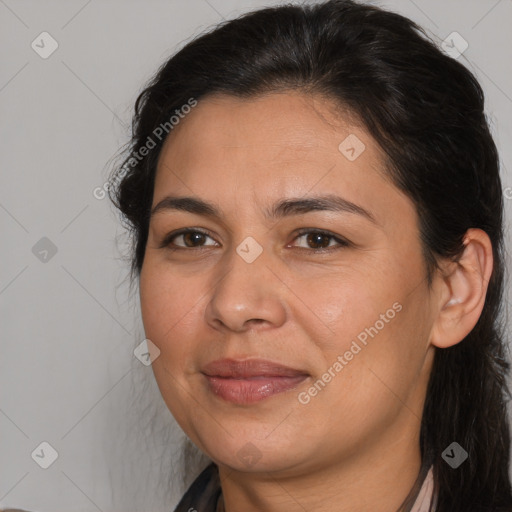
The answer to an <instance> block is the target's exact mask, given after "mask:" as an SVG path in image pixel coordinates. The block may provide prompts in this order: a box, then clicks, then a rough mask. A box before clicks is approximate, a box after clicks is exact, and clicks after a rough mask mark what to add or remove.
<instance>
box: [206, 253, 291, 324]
mask: <svg viewBox="0 0 512 512" xmlns="http://www.w3.org/2000/svg"><path fill="white" fill-rule="evenodd" d="M269 266H270V265H269V261H268V258H266V257H265V251H263V253H262V254H261V255H260V256H259V257H258V258H257V259H256V260H255V261H253V262H252V263H247V262H246V261H245V260H244V259H243V258H242V257H240V255H239V254H238V253H237V252H236V251H233V253H232V254H231V255H230V258H229V261H228V264H227V268H226V267H224V268H223V270H222V272H223V274H222V276H220V277H219V278H218V279H217V282H216V283H217V284H216V285H215V286H214V288H213V290H212V292H211V293H212V295H211V299H210V301H209V302H208V305H207V307H206V312H205V314H206V321H207V323H208V324H209V325H210V326H212V327H213V328H215V329H217V330H219V329H225V330H231V331H235V332H244V331H247V330H251V329H254V330H267V329H271V328H276V327H280V326H281V325H282V324H283V323H284V322H285V321H286V306H285V302H284V299H285V296H284V294H285V290H286V286H285V285H284V284H283V282H282V281H280V280H279V279H278V277H277V276H278V272H276V271H275V269H274V272H272V271H271V269H270V268H269ZM276 274H277V276H276Z"/></svg>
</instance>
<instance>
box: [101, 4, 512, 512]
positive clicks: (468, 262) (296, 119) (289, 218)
mask: <svg viewBox="0 0 512 512" xmlns="http://www.w3.org/2000/svg"><path fill="white" fill-rule="evenodd" d="M483 107H484V99H483V94H482V90H481V88H480V86H479V84H478V83H477V81H476V80H475V78H474V77H473V75H472V74H471V73H470V72H469V71H468V70H467V69H466V68H465V67H463V66H462V65H461V64H460V63H458V62H457V61H456V60H454V59H452V58H451V57H449V56H448V55H445V54H444V53H443V52H442V51H440V50H439V49H438V48H437V47H436V46H435V45H434V44H433V43H432V42H431V41H430V40H429V39H428V38H427V37H426V35H425V34H424V33H423V32H422V31H421V29H420V28H419V27H417V26H416V25H415V24H414V23H413V22H411V21H410V20H408V19H406V18H404V17H402V16H399V15H397V14H394V13H391V12H386V11H384V10H381V9H379V8H376V7H372V6H368V5H362V4H358V3H355V2H353V1H350V0H331V1H328V2H325V3H321V4H317V5H311V6H282V7H277V8H269V9H264V10H260V11H256V12H253V13H250V14H246V15H244V16H242V17H240V18H238V19H236V20H232V21H229V22H226V23H223V24H222V25H221V26H219V27H218V28H216V29H215V30H213V31H211V32H210V33H208V34H205V35H202V36H201V37H199V38H197V39H195V40H194V41H192V42H190V43H189V44H187V45H186V46H185V47H184V48H183V49H182V50H180V51H179V52H178V53H177V54H176V55H174V56H173V57H172V58H171V59H170V60H169V61H168V62H166V63H165V65H164V66H162V68H161V69H160V70H159V71H158V73H157V75H156V76H155V77H154V79H153V80H152V82H151V83H150V84H149V86H148V87H147V88H146V89H145V90H144V91H143V92H142V94H141V95H140V96H139V98H138V100H137V103H136V107H135V117H134V136H133V141H132V146H131V151H130V154H129V155H128V157H127V158H126V160H125V161H124V165H123V166H122V167H121V169H120V170H118V171H117V173H116V174H115V175H114V176H113V182H114V183H115V185H113V186H112V187H111V189H110V190H111V196H112V199H113V201H114V203H115V204H116V206H117V207H118V208H119V209H120V211H121V212H122V214H123V216H124V218H125V219H126V220H127V221H128V222H129V225H130V227H131V229H132V234H133V242H134V252H133V264H132V271H133V275H134V277H137V278H138V280H139V285H140V299H141V307H142V318H143V323H144V328H145V332H146V337H147V338H148V339H149V340H150V341H149V342H148V346H149V350H150V353H151V360H152V366H153V371H154V374H155V377H156V380H157V383H158V385H159V388H160V391H161V393H162V396H163V398H164V400H165V402H166V404H167V406H168V407H169V409H170V411H171V412H172V414H173V416H174V417H175V418H176V420H177V422H178V423H179V424H180V426H181V427H182V429H183V430H184V432H185V433H186V434H187V436H188V437H189V438H190V439H191V441H192V442H193V443H194V444H195V445H196V446H197V447H198V448H199V449H200V450H201V451H202V452H203V453H205V454H206V455H207V456H208V457H209V458H210V459H211V460H212V461H213V462H212V464H210V465H209V466H208V467H207V468H206V469H205V470H204V471H203V472H202V474H201V475H199V476H198V478H197V479H196V481H195V482H194V483H193V484H192V486H191V487H190V489H189V490H188V491H187V493H186V494H185V496H184V497H183V498H182V500H181V502H180V503H179V505H178V507H177V508H176V511H189V512H190V511H193V510H197V511H199V512H202V511H221V510H224V511H226V512H238V511H245V512H247V511H257V510H258V511H261V510H264V511H277V510H286V511H287V512H290V511H292V512H293V511H303V510H308V511H313V510H314V511H321V510H322V511H323V510H330V511H340V512H341V511H366V510H371V511H374V512H388V511H389V512H394V511H398V510H400V511H411V510H412V511H416V512H418V511H427V510H436V511H438V512H457V511H460V512H468V511H491V510H495V511H497V510H512V493H511V488H510V482H509V477H508V458H509V443H510V440H509V427H508V424H507V417H506V398H507V396H508V390H507V388H506V384H505V377H506V372H507V370H508V363H507V362H506V361H505V359H504V346H503V344H504V341H503V332H502V330H501V327H500V323H499V311H500V306H501V304H502V298H501V297H502V286H503V249H502V244H503V232H502V230H503V226H502V222H503V219H502V217H503V204H502V195H501V194H502V188H501V183H500V177H499V165H498V156H497V151H496V147H495V144H494V142H493V140H492V137H491V135H490V133H489V129H488V125H487V122H486V118H485V115H484V112H483Z"/></svg>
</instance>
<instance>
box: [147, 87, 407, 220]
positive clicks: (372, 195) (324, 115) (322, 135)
mask: <svg viewBox="0 0 512 512" xmlns="http://www.w3.org/2000/svg"><path fill="white" fill-rule="evenodd" d="M384 167H385V166H384V156H383V152H382V151H381V149H380V148H379V147H378V145H377V144H376V142H375V141H374V140H373V139H372V138H371V137H370V136H369V134H368V133H367V132H366V130H365V129H364V128H362V127H361V126H358V125H357V124H356V123H355V122H354V119H353V117H352V118H351V117H350V116H349V115H347V114H344V113H343V111H342V109H341V108H339V107H338V106H337V105H336V104H335V103H334V102H333V101H332V100H329V99H326V98H324V97H321V96H313V95H304V94H301V93H297V92H286V93H279V94H275V93H274V94H269V95H266V96H259V97H255V98H250V99H246V98H235V97H232V96H225V95H215V96H210V97H207V98H205V99H202V100H200V101H199V102H198V105H197V106H196V107H195V108H194V109H193V110H192V111H191V112H190V113H189V114H187V115H186V116H185V117H184V119H182V120H181V121H180V123H179V124H178V125H177V126H176V127H175V128H174V129H173V131H172V132H171V133H170V135H169V136H168V137H167V140H166V142H165V144H164V147H163V149H162V152H161V155H160V158H159V162H158V167H157V176H156V180H155V194H154V201H153V203H154V204H155V203H156V202H157V201H158V200H159V199H161V198H162V197H163V196H165V195H166V194H169V193H171V192H172V193H173V194H182V195H195V196H200V197H203V198H204V199H206V200H209V201H211V202H215V203H225V204H226V205H230V204H231V205H234V204H235V203H236V204H237V207H239V206H240V201H239V200H238V198H240V197H245V198H262V197H266V198H268V199H269V202H274V201H275V200H277V199H279V198H282V197H288V196H294V197H297V196H304V195H306V194H307V193H308V192H314V193H318V194H321V193H328V192H336V193H340V194H342V195H344V196H347V197H348V198H350V199H351V200H354V201H355V200H357V201H359V202H363V203H366V204H367V205H369V208H368V209H370V210H374V209H375V208H380V209H382V210H386V209H389V208H390V207H393V208H396V207H397V206H400V204H399V203H397V202H396V200H397V197H396V196H399V197H398V198H399V200H401V201H402V202H403V206H404V207H406V208H409V210H410V207H411V204H410V201H409V200H408V198H406V197H405V196H403V195H402V193H401V192H400V191H399V190H398V189H397V188H396V187H395V186H394V185H393V184H392V183H391V182H390V180H389V179H388V178H387V175H386V173H385V171H384ZM259 200H260V201H261V199H259ZM409 213H410V211H409Z"/></svg>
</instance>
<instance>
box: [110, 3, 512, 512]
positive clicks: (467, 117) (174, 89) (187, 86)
mask: <svg viewBox="0 0 512 512" xmlns="http://www.w3.org/2000/svg"><path fill="white" fill-rule="evenodd" d="M287 89H288V90H289V89H292V90H303V91H304V92H308V93H317V94H322V95H324V96H327V97H329V98H332V99H333V100H334V101H335V102H337V104H339V105H340V106H342V107H343V108H346V109H347V110H348V111H349V112H351V114H353V115H355V116H356V118H357V119H359V120H360V121H361V122H362V124H363V125H364V126H365V127H366V129H367V130H368V131H369V133H370V134H371V135H372V136H373V137H374V139H375V140H376V141H377V143H378V144H379V145H380V147H381V148H382V149H383V151H384V153H385V154H386V158H387V162H386V164H387V166H386V171H387V173H388V175H389V177H390V179H391V180H392V181H393V182H394V183H395V185H396V186H397V187H398V188H399V189H400V190H402V191H404V192H405V193H406V194H407V195H408V196H409V197H410V198H411V200H412V201H413V202H414V204H415V206H416V208H417V211H418V214H419V219H420V236H421V241H422V245H423V250H424V255H425V261H426V264H427V269H428V271H427V275H426V278H427V279H428V282H429V283H430V282H431V277H432V275H433V272H435V271H436V268H437V261H439V259H441V258H451V259H454V260H456V259H457V257H458V256H459V255H460V254H461V252H462V250H463V243H462V241H463V238H464V234H465V233H466V231H467V230H468V229H469V228H480V229H483V230H484V231H485V232H486V233H487V234H488V235H489V237H490V239H491V241H492V245H493V256H494V269H493V273H492V276H491V279H490V282H489V287H488V293H487V297H486V302H485V306H484V309H483V312H482V315H481V317H480V319H479V321H478V323H477V324H476V326H475V328H474V329H473V331H472V332H471V333H470V334H469V335H468V336H467V337H466V338H465V339H464V340H463V341H462V342H460V343H458V344H457V345H455V346H453V347H450V348H446V349H438V348H437V349H436V355H435V360H434V366H433V370H432V374H431V377H430V381H429V385H428V390H427V397H426V403H425V407H424V411H423V417H422V424H421V453H422V457H423V460H424V461H425V460H429V461H432V463H433V466H434V481H435V492H436V493H437V495H438V504H437V510H438V511H439V512H468V511H491V510H496V511H498V510H512V493H511V487H510V482H509V475H508V464H509V448H510V434H509V426H508V422H507V415H506V402H507V399H508V396H509V395H508V393H509V392H508V389H507V386H506V380H505V377H506V373H507V371H508V368H509V365H508V363H507V361H506V360H505V354H504V334H503V332H504V330H503V325H502V323H500V318H501V316H500V313H501V307H502V306H503V301H502V288H503V272H504V263H503V197H502V187H501V182H500V176H499V160H498V155H497V150H496V146H495V144H494V141H493V139H492V136H491V134H490V131H489V127H488V123H487V120H486V117H485V114H484V96H483V92H482V89H481V87H480V85H479V84H478V82H477V80H476V79H475V77H474V76H473V75H472V73H471V72H470V71H469V70H468V69H466V68H465V67H464V66H463V65H462V64H461V63H459V62H458V61H457V60H455V59H453V58H451V57H449V56H447V55H445V54H444V53H443V52H442V51H440V50H439V49H438V48H437V46H436V45H435V44H434V42H433V41H432V40H430V39H429V37H428V36H427V35H426V34H425V33H424V31H423V30H422V29H421V28H420V27H418V26H417V25H416V24H415V23H413V22H412V21H410V20H409V19H407V18H405V17H403V16H400V15H398V14H395V13H392V12H388V11H385V10H383V9H380V8H377V7H373V6H369V5H363V4H359V3H356V2H354V1H351V0H331V1H327V2H323V3H319V4H316V5H304V6H298V5H283V6H280V7H275V8H267V9H262V10H258V11H254V12H252V13H249V14H246V15H243V16H241V17H239V18H237V19H234V20H231V21H227V22H224V23H222V24H221V25H219V26H217V27H215V29H213V30H212V31H210V32H209V33H206V34H204V35H202V36H200V37H198V38H196V39H195V40H193V41H192V42H190V43H188V44H187V45H186V46H185V47H184V48H182V49H181V50H180V51H179V52H178V53H176V54H175V55H174V56H173V57H172V58H170V59H169V60H168V61H167V62H166V63H165V64H164V65H163V66H162V67H161V68H160V70H159V71H158V72H157V74H156V76H155V77H154V78H153V80H152V81H151V82H150V84H149V85H148V86H147V88H146V89H145V90H144V91H143V92H142V93H141V94H140V96H139V97H138V99H137V102H136V105H135V116H134V120H133V139H132V144H131V147H130V155H129V156H128V157H127V158H126V160H125V161H124V164H123V166H122V167H121V169H123V176H122V178H121V179H119V169H117V170H116V174H114V176H113V179H114V181H115V180H116V179H117V182H116V184H115V185H114V186H112V187H111V188H110V189H109V193H110V196H111V199H112V201H113V202H114V204H115V205H116V206H117V207H118V208H119V210H120V211H121V212H122V214H123V218H124V219H125V220H126V221H127V226H128V227H129V229H130V230H131V234H132V236H133V255H132V256H133V257H132V276H134V275H138V274H139V273H140V270H141V267H142V264H143V260H144V252H145V246H146V242H147V237H148V226H149V212H150V208H151V203H152V198H153V188H154V178H155V172H156V164H157V160H158V156H159V154H160V150H161V147H162V144H163V142H164V141H165V137H162V138H161V140H157V138H156V137H155V136H154V131H155V129H156V128H157V127H158V126H160V125H161V124H162V123H166V122H168V121H169V118H170V117H171V116H172V115H173V113H174V112H175V111H176V110H179V109H180V108H181V107H182V106H183V105H185V104H186V103H187V102H188V101H189V99H190V98H195V99H196V100H197V101H201V99H202V98H205V97H206V96H207V95H209V94H213V93H224V94H228V95H232V96H236V97H240V98H249V97H254V96H256V95H259V94H263V93H271V92H275V91H282V90H287ZM148 138H152V139H153V141H154V142H155V146H156V147H154V148H153V149H151V151H149V152H148V154H147V155H146V156H145V157H144V158H141V159H139V158H137V160H136V161H135V160H133V155H134V154H135V155H139V151H140V149H141V148H142V147H143V146H144V145H147V141H148ZM454 441H456V442H457V443H459V444H460V445H461V446H462V447H463V448H464V449H465V450H466V451H467V452H468V454H469V457H468V459H467V460H466V461H465V462H464V463H463V464H462V465H460V466H459V467H458V468H457V469H452V468H451V467H450V466H449V465H448V464H447V463H446V462H445V461H444V460H443V458H442V457H441V454H442V452H443V451H444V450H445V449H446V448H447V447H448V446H449V445H450V444H451V443H452V442H454Z"/></svg>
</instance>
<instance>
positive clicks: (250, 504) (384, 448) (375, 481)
mask: <svg viewBox="0 0 512 512" xmlns="http://www.w3.org/2000/svg"><path fill="white" fill-rule="evenodd" d="M414 421H416V422H417V419H416V418H414V417H411V416H410V417H409V418H408V421H407V423H409V422H414ZM404 427H405V428H402V429H398V430H397V429H393V432H389V433H388V434H387V435H385V436H383V437H382V438H381V439H380V440H379V442H378V443H374V445H373V446H368V447H367V449H365V450H360V451H359V452H358V453H357V455H354V456H351V457H350V458H347V459H344V460H341V461H339V460H338V461H336V462H335V461H330V462H328V463H325V462H324V463H322V464H317V465H314V464H312V463H310V464H308V465H307V466H306V465H303V466H301V467H298V466H296V467H294V468H293V470H289V471H287V472H286V475H285V474H283V472H281V471H280V472H270V471H269V472H262V473H254V472H251V473H248V472H241V471H236V470H233V469H232V468H229V467H227V466H223V465H218V467H219V476H220V480H221V485H222V494H223V501H224V510H225V512H239V511H240V510H243V511H244V512H261V511H265V512H278V511H279V512H282V511H283V510H286V511H287V512H304V511H305V510H311V511H315V512H317V511H318V512H320V511H325V512H327V511H329V512H366V511H372V512H390V511H392V512H395V511H396V512H399V511H400V512H402V510H404V511H405V510H407V508H406V507H404V508H402V506H403V505H404V502H405V501H406V498H408V496H409V494H410V492H411V489H412V488H413V486H414V484H415V483H416V480H417V478H418V475H419V473H420V469H421V453H420V447H419V446H420V445H419V425H416V427H417V428H414V429H411V425H410V424H408V425H407V426H404ZM411 431H414V435H407V434H406V432H409V433H410V432H411ZM338 458H339V457H338Z"/></svg>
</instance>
